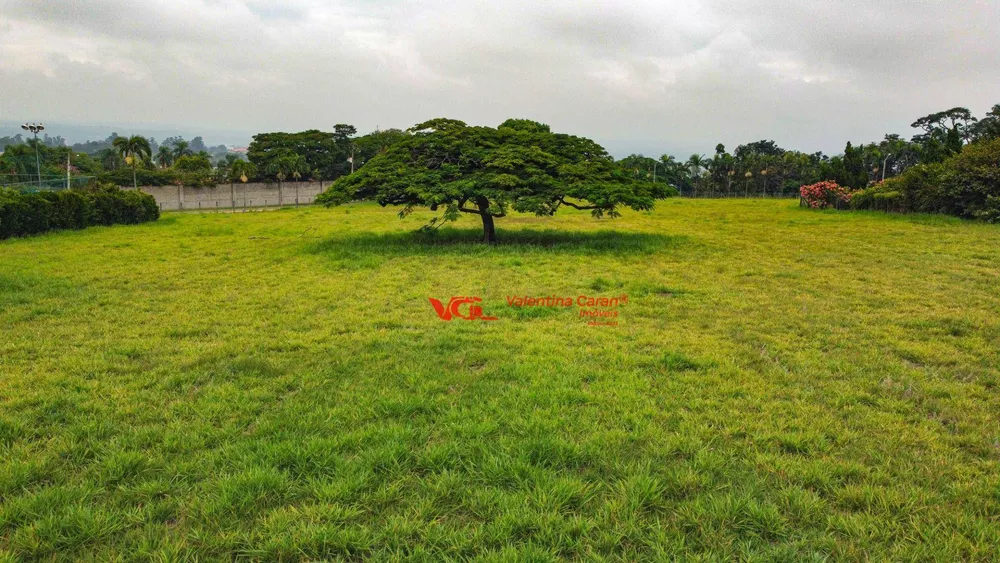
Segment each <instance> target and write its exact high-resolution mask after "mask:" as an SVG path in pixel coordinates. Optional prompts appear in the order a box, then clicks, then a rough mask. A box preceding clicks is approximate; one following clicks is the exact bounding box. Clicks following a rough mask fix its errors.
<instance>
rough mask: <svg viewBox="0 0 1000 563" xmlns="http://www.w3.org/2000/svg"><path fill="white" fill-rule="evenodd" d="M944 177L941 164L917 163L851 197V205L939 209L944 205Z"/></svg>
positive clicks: (902, 210) (902, 209)
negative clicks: (942, 191) (942, 186)
mask: <svg viewBox="0 0 1000 563" xmlns="http://www.w3.org/2000/svg"><path fill="white" fill-rule="evenodd" d="M943 178H944V166H943V165H941V164H921V165H918V166H914V167H913V168H910V169H909V170H907V171H906V172H905V173H903V174H902V175H900V176H896V177H895V178H889V179H888V180H885V181H884V182H879V183H877V184H875V185H873V186H870V187H868V188H867V189H864V190H860V191H858V192H857V193H855V194H854V197H852V198H851V207H853V208H855V209H873V210H877V211H893V212H897V213H908V212H937V211H940V208H941V207H942V205H943V203H942V201H941V191H940V187H941V183H942V181H943Z"/></svg>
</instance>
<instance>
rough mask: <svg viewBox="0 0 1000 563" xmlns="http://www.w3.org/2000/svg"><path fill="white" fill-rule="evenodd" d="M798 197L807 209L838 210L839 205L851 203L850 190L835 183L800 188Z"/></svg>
mask: <svg viewBox="0 0 1000 563" xmlns="http://www.w3.org/2000/svg"><path fill="white" fill-rule="evenodd" d="M799 195H800V196H801V197H802V199H803V200H805V202H806V204H807V205H808V206H809V207H813V208H816V209H825V208H827V207H836V208H838V209H839V208H840V206H841V204H844V203H849V202H850V201H851V195H852V194H851V191H850V189H848V188H845V187H843V186H840V185H837V182H819V183H816V184H810V185H808V186H802V187H800V188H799Z"/></svg>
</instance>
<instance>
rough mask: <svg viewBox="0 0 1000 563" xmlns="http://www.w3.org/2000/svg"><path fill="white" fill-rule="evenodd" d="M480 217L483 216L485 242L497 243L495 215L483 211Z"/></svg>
mask: <svg viewBox="0 0 1000 563" xmlns="http://www.w3.org/2000/svg"><path fill="white" fill-rule="evenodd" d="M480 217H482V218H483V242H485V243H486V244H496V243H497V231H496V227H495V226H494V225H493V216H492V215H490V214H489V213H483V214H482V215H480Z"/></svg>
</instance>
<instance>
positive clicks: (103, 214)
mask: <svg viewBox="0 0 1000 563" xmlns="http://www.w3.org/2000/svg"><path fill="white" fill-rule="evenodd" d="M159 217H160V209H159V207H158V206H157V205H156V200H155V199H153V196H151V195H149V194H145V193H143V192H138V191H125V190H121V189H119V188H116V187H107V186H105V187H101V188H97V189H93V190H67V191H61V192H41V193H21V192H19V191H15V190H10V189H0V239H5V238H9V237H16V236H26V235H33V234H37V233H44V232H46V231H53V230H59V229H83V228H85V227H89V226H92V225H116V224H126V225H134V224H137V223H143V222H146V221H155V220H156V219H158V218H159Z"/></svg>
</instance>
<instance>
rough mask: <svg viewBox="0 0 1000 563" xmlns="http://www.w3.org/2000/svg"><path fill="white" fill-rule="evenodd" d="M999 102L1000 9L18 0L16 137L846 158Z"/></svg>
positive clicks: (9, 13)
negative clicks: (534, 127)
mask: <svg viewBox="0 0 1000 563" xmlns="http://www.w3.org/2000/svg"><path fill="white" fill-rule="evenodd" d="M997 103H1000V0H898V1H885V0H865V1H854V0H824V1H822V2H819V1H817V0H739V1H733V0H725V1H723V0H685V1H680V2H673V1H664V0H660V1H653V0H615V1H612V0H577V1H572V2H571V1H561V0H531V1H522V0H461V1H459V0H367V1H366V0H286V1H281V2H278V1H263V0H260V1H258V0H249V1H238V0H162V1H161V0H147V1H144V2H128V1H123V0H89V1H79V0H45V1H42V2H39V1H38V0H0V121H2V122H4V123H6V124H12V123H16V122H20V121H25V120H30V121H39V120H41V121H47V122H49V123H53V122H55V123H64V124H67V127H68V125H93V124H97V125H99V126H100V127H105V128H106V129H107V132H110V131H111V130H115V131H117V132H119V133H121V134H129V133H132V132H141V131H140V130H157V131H162V130H178V131H189V132H191V134H192V135H193V134H204V133H202V132H205V131H211V132H214V135H215V136H214V137H213V136H212V135H209V134H205V140H206V142H208V143H217V142H234V143H235V142H238V140H241V139H245V140H246V141H248V140H249V136H250V135H251V134H252V133H254V132H262V131H297V130H303V129H310V128H316V129H324V130H330V129H332V126H333V125H334V124H335V123H350V124H353V125H354V126H356V127H357V128H358V130H359V131H360V132H362V133H364V132H367V131H371V130H374V129H375V128H382V129H385V128H388V127H398V128H407V127H410V126H412V125H414V124H416V123H419V122H422V121H425V120H427V119H430V118H434V117H449V118H454V119H461V120H463V121H466V122H468V123H470V124H476V125H491V126H496V125H498V124H500V123H501V122H502V121H503V120H505V119H507V118H508V117H521V118H528V119H534V120H537V121H542V122H545V123H548V124H550V125H551V126H552V129H553V130H554V131H557V132H563V133H571V134H575V135H582V136H586V137H590V138H592V139H595V140H597V141H598V142H600V143H601V144H603V145H604V146H605V147H606V148H608V149H609V151H611V152H612V154H615V155H616V156H624V155H626V154H628V153H630V152H643V153H645V154H647V155H659V154H662V153H671V154H676V155H688V154H691V153H693V152H698V153H708V154H711V153H712V152H713V151H714V148H715V145H716V144H717V143H724V144H725V145H726V146H727V148H729V149H730V150H732V149H734V148H735V147H736V145H738V144H740V143H745V142H752V141H755V140H759V139H773V140H775V141H776V142H778V144H779V145H781V146H783V147H786V148H795V149H799V150H803V151H808V152H812V151H816V150H823V151H825V152H827V153H831V154H836V153H838V152H841V151H842V150H843V147H844V144H845V142H846V141H848V140H851V141H853V142H854V143H855V144H857V143H859V142H871V141H876V140H879V139H881V138H882V137H883V135H884V134H885V133H889V132H892V133H900V134H903V135H904V136H907V137H909V136H910V135H912V134H913V133H915V131H914V130H912V129H910V127H909V124H910V123H911V122H913V121H914V120H915V119H916V118H918V117H920V116H923V115H926V114H928V113H932V112H935V111H940V110H944V109H948V108H951V107H955V106H963V107H968V108H969V109H971V110H972V111H973V113H974V114H975V115H978V116H981V115H983V114H984V113H985V112H986V111H987V110H988V109H989V108H990V107H992V106H993V105H994V104H997ZM7 129H10V131H7ZM130 129H133V130H134V131H132V130H130ZM49 130H50V131H51V134H53V135H59V134H61V132H60V131H59V130H58V128H53V127H51V126H50V127H49ZM68 130H70V129H68ZM12 132H14V130H13V128H12V127H3V130H0V135H2V134H8V133H12ZM18 132H19V131H18ZM64 136H66V137H67V138H68V139H69V140H70V141H75V140H82V139H73V138H71V136H70V135H64ZM98 136H100V137H103V136H106V133H105V134H104V135H92V137H98Z"/></svg>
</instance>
